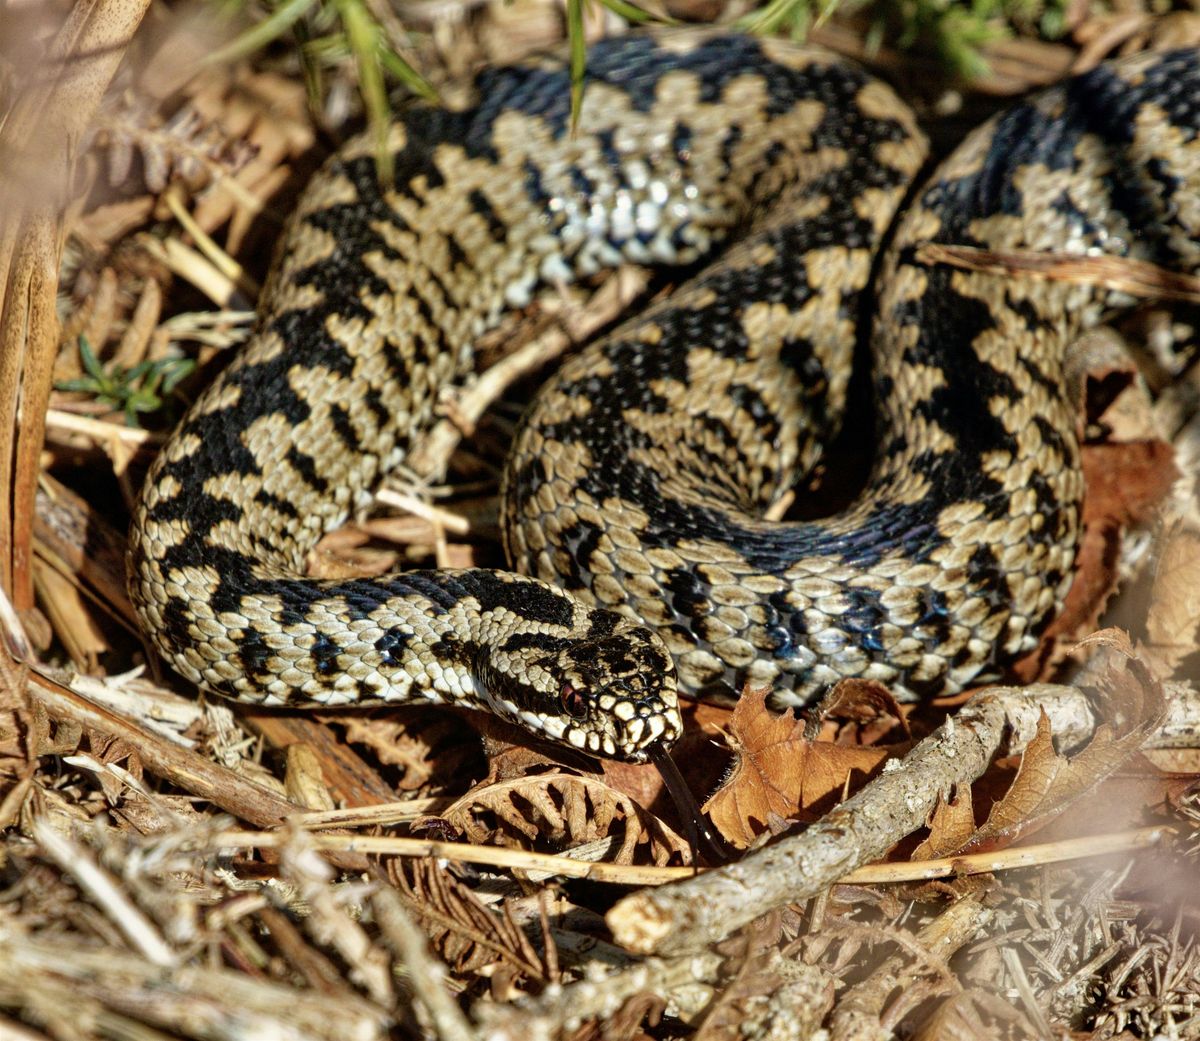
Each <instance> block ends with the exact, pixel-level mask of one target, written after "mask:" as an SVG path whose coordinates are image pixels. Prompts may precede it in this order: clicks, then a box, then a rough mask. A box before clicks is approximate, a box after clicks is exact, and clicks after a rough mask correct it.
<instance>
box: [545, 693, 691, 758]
mask: <svg viewBox="0 0 1200 1041" xmlns="http://www.w3.org/2000/svg"><path fill="white" fill-rule="evenodd" d="M606 700H607V697H606V696H605V695H601V696H600V698H599V699H598V701H599V703H600V705H601V706H603V704H604V702H605V701H606ZM616 706H617V708H615V709H614V708H612V707H610V708H607V709H605V708H603V707H602V708H599V709H598V710H596V711H594V712H591V713H589V717H588V718H587V719H585V720H581V721H580V722H579V723H570V724H568V725H567V727H566V729H565V730H564V732H563V735H562V738H561V740H563V741H565V742H566V743H567V744H569V745H571V746H572V747H573V748H578V749H579V750H580V751H583V752H589V753H591V754H592V755H598V756H603V757H604V758H606V759H619V760H621V761H622V762H628V763H646V762H650V761H651V760H652V759H653V758H654V757H655V756H656V755H659V754H665V753H666V750H667V749H668V748H670V747H671V745H673V744H674V743H675V741H676V740H677V739H678V737H679V735H680V734H681V733H682V732H683V719H682V717H681V716H680V715H679V709H678V707H676V706H675V705H673V704H672V705H670V706H667V705H664V704H662V703H661V702H659V703H658V704H656V705H654V706H653V707H651V706H647V705H646V704H645V703H644V702H643V703H642V704H641V705H639V706H637V707H634V705H633V703H632V702H631V701H629V700H622V701H617V702H616ZM639 709H640V711H639ZM622 710H626V711H632V713H633V714H632V715H630V716H629V717H628V718H623V715H622V714H621V713H622Z"/></svg>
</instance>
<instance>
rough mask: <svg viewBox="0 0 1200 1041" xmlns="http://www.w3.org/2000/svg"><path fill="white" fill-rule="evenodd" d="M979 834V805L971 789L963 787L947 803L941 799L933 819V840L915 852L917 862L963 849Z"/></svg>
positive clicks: (930, 828) (930, 823)
mask: <svg viewBox="0 0 1200 1041" xmlns="http://www.w3.org/2000/svg"><path fill="white" fill-rule="evenodd" d="M974 831H975V804H974V800H973V799H972V798H971V789H970V786H969V785H963V786H962V787H960V788H959V789H958V790H957V791H956V792H955V793H954V797H953V798H952V799H950V800H949V801H947V800H946V799H945V798H944V797H943V798H939V799H938V804H937V807H936V808H935V809H934V811H933V813H932V815H931V816H930V818H929V836H928V837H927V838H926V839H925V840H924V841H923V842H922V843H921V844H920V845H919V846H917V848H916V849H914V850H913V852H912V858H911V859H913V860H933V859H935V858H937V857H946V856H949V855H950V854H952V853H956V852H957V851H958V850H960V849H962V848H963V847H964V846H965V845H966V844H967V842H968V840H969V839H970V838H971V835H972V834H973V833H974Z"/></svg>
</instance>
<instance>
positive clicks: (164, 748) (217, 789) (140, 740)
mask: <svg viewBox="0 0 1200 1041" xmlns="http://www.w3.org/2000/svg"><path fill="white" fill-rule="evenodd" d="M29 695H30V699H31V700H32V701H35V702H37V703H38V704H40V705H41V706H42V707H43V708H44V709H45V710H46V713H47V715H49V717H50V718H51V719H54V720H56V721H60V722H61V721H63V720H68V721H70V722H73V723H77V724H79V725H81V726H85V727H88V728H89V729H92V730H95V731H96V732H97V733H100V734H105V735H108V736H110V737H115V738H118V739H120V740H121V741H124V742H126V743H127V744H128V745H129V746H130V747H131V749H132V750H134V751H136V752H137V754H138V756H139V757H140V759H141V761H142V763H144V764H145V768H146V770H147V772H149V773H152V774H154V775H155V776H156V777H161V778H162V779H163V780H166V781H170V782H171V783H172V784H175V785H178V786H179V787H180V788H182V789H183V790H184V791H185V792H187V793H189V794H190V795H195V796H199V797H200V798H202V799H207V800H208V801H209V802H211V803H213V804H215V805H217V806H219V807H220V808H221V809H223V810H225V811H226V812H227V813H232V814H234V815H235V816H238V817H240V818H242V819H243V820H246V821H250V822H251V823H252V824H256V825H258V826H259V827H274V826H277V825H280V824H282V823H284V821H286V820H287V818H288V817H289V816H291V815H292V814H293V813H299V812H301V811H303V809H304V807H302V806H297V805H296V804H295V803H291V802H288V801H287V800H286V799H281V798H279V796H277V795H275V794H274V793H272V792H269V791H267V789H265V788H263V787H261V786H260V785H257V784H255V783H254V782H253V781H249V780H247V779H246V778H244V777H239V776H238V775H237V774H235V773H234V772H233V771H232V770H229V769H227V768H226V767H223V766H220V765H218V764H217V763H214V762H212V761H210V760H208V759H206V758H205V757H204V756H202V755H198V754H196V753H195V752H190V751H188V750H187V749H185V748H180V747H179V746H178V745H177V744H175V743H173V742H171V741H168V740H166V739H165V738H162V737H159V736H158V735H157V734H154V733H151V732H150V731H148V730H146V729H145V728H144V727H141V726H139V725H137V724H135V723H132V722H130V721H128V720H126V719H123V718H121V717H120V716H117V715H115V714H113V713H112V712H109V711H108V710H107V709H105V708H102V707H101V706H99V705H96V704H93V703H92V702H91V701H89V700H88V699H87V698H85V697H83V696H82V695H80V694H77V693H76V692H75V691H73V690H69V689H68V688H66V687H64V686H62V685H61V684H59V683H56V682H55V681H54V680H52V679H50V678H48V677H46V676H43V675H41V674H40V673H36V672H35V673H32V674H31V675H30V677H29ZM355 864H356V866H357V867H358V869H360V870H361V867H362V862H361V860H357V859H356V860H355Z"/></svg>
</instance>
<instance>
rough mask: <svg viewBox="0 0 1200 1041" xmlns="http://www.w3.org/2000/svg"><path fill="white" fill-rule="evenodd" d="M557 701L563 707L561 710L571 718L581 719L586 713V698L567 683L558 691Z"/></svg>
mask: <svg viewBox="0 0 1200 1041" xmlns="http://www.w3.org/2000/svg"><path fill="white" fill-rule="evenodd" d="M558 700H559V703H560V704H561V705H562V707H563V711H564V712H566V714H567V715H568V716H570V717H571V718H572V719H583V717H584V716H586V715H587V698H585V697H584V696H583V692H582V691H578V690H576V689H575V688H574V687H572V686H571V684H569V683H564V684H563V685H562V690H560V691H559V692H558Z"/></svg>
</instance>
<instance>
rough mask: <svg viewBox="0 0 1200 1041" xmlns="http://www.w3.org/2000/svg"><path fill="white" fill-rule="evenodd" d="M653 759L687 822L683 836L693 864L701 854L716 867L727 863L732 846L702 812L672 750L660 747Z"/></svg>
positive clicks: (682, 817) (652, 755)
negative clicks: (673, 757)
mask: <svg viewBox="0 0 1200 1041" xmlns="http://www.w3.org/2000/svg"><path fill="white" fill-rule="evenodd" d="M650 762H652V763H653V764H654V765H655V766H656V767H658V773H659V776H661V777H662V779H663V785H664V786H665V787H666V789H667V793H668V794H669V795H670V796H671V801H672V802H673V803H675V809H676V811H677V812H678V814H679V819H680V821H682V822H683V835H684V838H686V839H687V840H688V845H689V846H690V847H691V850H692V863H693V864H699V862H700V855H701V854H703V856H704V860H705V861H706V862H707V863H708V864H711V865H713V866H714V867H715V866H718V865H721V864H724V863H727V862H728V861H729V859H730V858H731V856H732V853H731V851H730V849H729V847H728V846H726V845H725V842H724V840H723V839H722V838H721V836H720V835H718V834H717V833H716V832H715V831H714V830H713V829H712V828H711V827H710V826H709V824H708V821H706V820H705V819H704V814H702V813H701V812H700V807H699V805H698V804H697V803H696V799H695V797H694V796H693V795H692V791H691V789H690V788H689V787H688V786H687V785H686V784H685V783H684V780H683V775H682V774H681V773H680V772H679V767H678V766H676V765H675V760H674V759H672V758H671V753H670V752H669V751H668V750H667V749H665V748H663V747H661V746H659V747H657V748H655V749H654V750H653V751H652V752H651V753H650Z"/></svg>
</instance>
